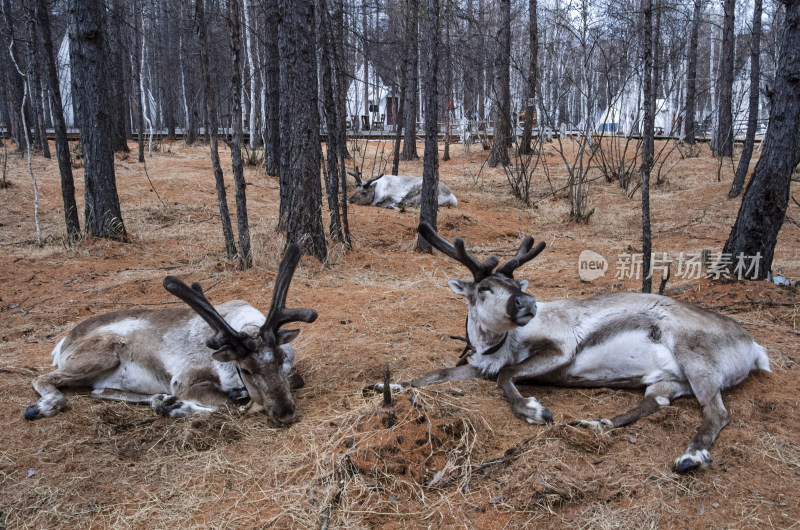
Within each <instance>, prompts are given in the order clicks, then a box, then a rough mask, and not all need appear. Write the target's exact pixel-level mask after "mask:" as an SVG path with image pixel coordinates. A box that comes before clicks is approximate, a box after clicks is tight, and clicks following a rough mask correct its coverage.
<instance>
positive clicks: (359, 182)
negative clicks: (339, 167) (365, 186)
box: [347, 166, 361, 186]
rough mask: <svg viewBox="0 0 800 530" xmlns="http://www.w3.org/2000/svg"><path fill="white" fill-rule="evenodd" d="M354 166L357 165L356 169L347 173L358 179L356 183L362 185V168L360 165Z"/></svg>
mask: <svg viewBox="0 0 800 530" xmlns="http://www.w3.org/2000/svg"><path fill="white" fill-rule="evenodd" d="M353 167H355V169H356V170H355V171H348V172H347V174H348V175H351V176H352V177H353V178H354V179H356V184H358V185H359V186H361V170H360V169H358V166H353Z"/></svg>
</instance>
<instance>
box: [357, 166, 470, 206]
mask: <svg viewBox="0 0 800 530" xmlns="http://www.w3.org/2000/svg"><path fill="white" fill-rule="evenodd" d="M348 173H349V174H350V175H352V176H353V178H355V179H356V190H355V191H354V192H353V195H351V196H350V198H349V199H347V202H348V203H349V204H358V205H361V206H370V205H373V206H379V207H381V208H393V209H395V210H397V209H399V208H403V207H405V206H419V203H420V200H421V198H422V177H401V176H398V175H384V174H383V173H381V174H380V175H378V176H377V177H373V178H371V179H369V180H368V181H366V182H362V181H361V174H360V171H359V170H358V167H356V171H355V172H353V171H348ZM438 204H439V206H458V201H457V200H456V196H455V195H453V192H452V191H450V188H448V187H447V186H445V185H444V184H442V183H441V182H440V183H439V195H438Z"/></svg>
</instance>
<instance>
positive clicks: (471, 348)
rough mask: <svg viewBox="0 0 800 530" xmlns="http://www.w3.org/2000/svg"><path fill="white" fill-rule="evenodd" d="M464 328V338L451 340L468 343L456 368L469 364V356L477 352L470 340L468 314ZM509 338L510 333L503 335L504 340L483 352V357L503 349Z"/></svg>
mask: <svg viewBox="0 0 800 530" xmlns="http://www.w3.org/2000/svg"><path fill="white" fill-rule="evenodd" d="M464 327H465V328H466V330H465V336H464V337H459V336H458V335H450V338H451V339H454V340H460V341H464V342H466V343H467V345H466V346H464V351H462V352H461V355H459V356H458V362H457V363H456V366H461V365H462V364H467V362H468V359H469V356H470V355H472V353H473V352H475V351H477V350H476V349H475V346H474V345H473V344H472V342H471V341H470V340H469V313H467V319H466V321H465V322H464ZM507 338H508V333H506V334H505V335H503V338H502V339H500V342H498V343H497V344H495V345H494V346H492V347H491V348H489V349H488V350H486V351H483V352H481V355H494V354H495V353H497V352H498V351H500V348H502V347H503V345H504V344H505V343H506V339H507Z"/></svg>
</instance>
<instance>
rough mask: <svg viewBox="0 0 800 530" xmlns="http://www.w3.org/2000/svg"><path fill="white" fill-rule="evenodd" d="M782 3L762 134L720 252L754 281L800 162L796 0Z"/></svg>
mask: <svg viewBox="0 0 800 530" xmlns="http://www.w3.org/2000/svg"><path fill="white" fill-rule="evenodd" d="M782 3H783V5H784V6H786V18H785V19H784V26H783V28H782V29H783V32H782V33H783V34H782V38H781V46H780V50H781V54H780V58H779V60H778V67H777V69H776V75H775V92H774V94H773V96H772V108H771V110H770V115H769V126H768V127H767V135H766V138H764V145H763V147H762V153H761V158H760V159H759V161H758V164H756V168H755V170H754V171H753V177H752V178H751V179H750V182H749V183H748V185H747V188H746V189H745V192H744V197H743V198H742V205H741V207H740V208H739V215H738V216H737V218H736V223H735V224H734V225H733V229H731V233H730V235H729V236H728V241H727V242H726V243H725V247H724V248H723V250H722V252H723V254H725V255H728V256H730V257H731V261H732V262H733V264H734V265H738V264H739V263H740V262H742V263H743V265H744V267H743V270H742V272H743V274H742V276H743V277H745V276H746V277H747V278H748V279H753V280H760V279H763V278H766V277H767V273H768V272H769V271H770V270H771V269H772V259H773V255H774V252H775V244H776V243H777V240H778V232H779V231H780V229H781V226H782V225H783V221H784V219H785V217H786V207H787V205H788V203H789V186H790V185H791V176H792V171H793V170H794V168H795V166H797V164H798V163H800V77H798V74H797V73H798V72H800V0H782ZM751 267H752V269H751ZM755 269H757V270H755Z"/></svg>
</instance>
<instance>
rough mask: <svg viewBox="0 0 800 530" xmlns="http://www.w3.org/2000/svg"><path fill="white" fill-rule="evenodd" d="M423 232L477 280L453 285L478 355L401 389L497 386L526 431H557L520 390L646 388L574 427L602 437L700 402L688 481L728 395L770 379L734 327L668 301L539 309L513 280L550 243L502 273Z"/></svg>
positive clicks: (588, 302)
mask: <svg viewBox="0 0 800 530" xmlns="http://www.w3.org/2000/svg"><path fill="white" fill-rule="evenodd" d="M419 232H420V234H422V236H423V237H424V238H425V239H427V240H428V242H429V243H430V244H431V245H432V246H433V247H435V248H437V249H438V250H440V251H441V252H443V253H444V254H446V255H447V256H449V257H451V258H453V259H454V260H456V261H458V262H459V263H461V264H463V265H464V266H466V267H467V268H468V269H469V270H470V272H472V276H473V278H472V281H461V280H450V282H449V285H450V288H451V289H452V290H453V291H454V292H455V293H456V294H459V295H462V296H464V297H466V298H467V305H468V306H469V313H468V317H467V341H468V345H469V346H470V347H471V348H472V349H473V350H474V351H473V354H472V355H471V356H470V357H469V360H468V363H467V364H462V363H459V365H458V366H456V367H454V368H444V369H440V370H435V371H433V372H430V373H428V374H425V375H423V376H421V377H418V378H417V379H414V380H412V381H410V382H407V383H403V384H402V386H412V387H420V386H427V385H432V384H436V383H443V382H446V381H456V380H463V379H471V378H474V377H481V376H485V377H497V384H498V386H499V387H500V388H501V389H502V390H503V391H504V393H505V395H506V398H507V399H508V401H509V404H510V405H511V410H512V412H514V414H516V415H517V416H519V417H520V418H522V419H523V420H525V421H527V422H528V423H550V422H552V421H553V415H552V414H551V413H550V411H549V410H547V409H546V408H545V407H544V406H543V405H542V404H541V403H540V402H539V401H538V400H537V399H536V398H535V397H524V396H523V395H522V394H520V392H519V390H518V389H517V387H516V383H517V382H518V381H529V382H533V383H539V384H543V385H556V386H566V387H614V388H644V389H645V392H644V396H645V397H644V399H643V400H642V401H641V402H640V403H639V405H637V406H636V407H634V408H633V409H631V410H629V411H627V412H625V413H623V414H620V415H619V416H615V417H613V418H611V419H605V418H604V419H599V420H578V421H575V422H572V424H573V425H580V426H583V427H588V428H591V429H596V430H598V431H600V432H606V431H610V430H611V429H616V428H619V427H622V426H624V425H629V424H631V423H633V422H635V421H636V420H638V419H640V418H643V417H645V416H648V415H650V414H653V413H655V412H657V411H659V410H660V409H661V408H663V407H665V406H667V405H669V404H670V403H671V402H672V400H674V399H676V398H678V397H680V396H687V395H693V396H695V397H696V398H697V400H698V401H699V402H700V405H701V407H702V411H703V423H702V425H701V426H700V428H699V429H698V430H697V434H696V435H695V437H694V438H693V439H692V441H691V442H690V443H689V445H688V446H687V447H686V449H685V451H684V453H683V454H682V455H681V456H679V457H678V458H677V459H676V460H675V463H674V465H673V470H674V471H676V472H686V471H689V470H693V469H697V468H701V467H703V466H705V465H706V463H708V462H710V461H711V458H710V456H709V453H708V450H709V449H710V448H711V445H712V444H713V443H714V440H715V439H716V437H717V435H718V434H719V432H720V431H721V430H722V428H723V427H725V425H727V424H728V422H729V421H730V416H729V415H728V411H727V410H725V405H724V404H723V403H722V396H721V394H720V391H722V390H724V389H726V388H729V387H731V386H733V385H736V384H738V383H740V382H741V381H743V380H744V379H745V378H746V377H747V375H748V374H749V373H750V372H751V371H753V370H763V371H767V372H768V371H769V359H768V358H767V354H766V351H765V349H764V348H763V347H762V346H760V345H759V344H756V343H755V342H754V341H753V339H752V338H750V336H749V335H748V334H747V332H746V331H745V330H744V329H743V328H742V327H741V326H740V325H739V324H738V323H736V322H735V321H734V320H732V319H730V318H728V317H726V316H724V315H719V314H717V313H712V312H710V311H706V310H705V309H701V308H699V307H697V306H694V305H691V304H687V303H685V302H681V301H679V300H673V299H671V298H668V297H666V296H659V295H655V294H641V293H628V292H620V293H607V294H600V295H597V296H594V297H592V298H589V299H585V300H559V301H554V302H547V303H537V302H536V299H535V298H534V297H533V296H531V295H528V294H525V292H524V291H525V289H526V288H527V286H528V282H527V280H516V279H515V278H514V271H515V269H517V268H518V267H520V266H521V265H523V264H525V263H526V262H528V261H530V260H531V259H533V258H534V257H536V255H537V254H539V253H540V252H541V251H542V250H543V249H544V243H539V245H537V246H536V247H535V248H533V239H532V238H531V237H527V238H526V239H525V241H524V242H523V243H522V246H521V247H520V249H519V251H518V252H517V254H516V256H514V257H513V258H511V259H510V260H508V261H507V262H505V263H504V264H503V265H501V266H500V267H497V265H498V259H497V258H496V257H495V256H491V257H490V258H489V259H487V260H486V261H485V262H483V263H481V262H479V261H478V260H477V259H475V258H474V257H473V256H471V255H470V254H469V253H467V251H466V250H465V248H464V241H462V240H461V239H460V238H457V239H456V240H455V241H454V244H451V243H449V242H448V241H446V240H445V239H443V238H442V237H440V236H439V234H437V233H436V232H435V231H434V229H433V228H432V227H431V226H430V225H428V224H425V223H422V224H420V226H419ZM495 267H497V269H496V270H495ZM465 353H466V350H465ZM377 386H378V387H380V386H381V385H377Z"/></svg>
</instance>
